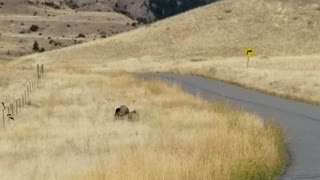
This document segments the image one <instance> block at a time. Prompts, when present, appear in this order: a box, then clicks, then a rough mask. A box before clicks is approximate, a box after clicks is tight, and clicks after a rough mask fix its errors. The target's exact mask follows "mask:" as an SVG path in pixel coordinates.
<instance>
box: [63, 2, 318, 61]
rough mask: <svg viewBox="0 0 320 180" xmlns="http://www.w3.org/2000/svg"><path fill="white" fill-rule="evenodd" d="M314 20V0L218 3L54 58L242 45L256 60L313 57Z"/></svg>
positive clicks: (170, 53)
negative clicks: (291, 56) (298, 56)
mask: <svg viewBox="0 0 320 180" xmlns="http://www.w3.org/2000/svg"><path fill="white" fill-rule="evenodd" d="M297 2H300V3H297ZM319 16H320V10H319V3H317V0H308V1H292V0H287V1H279V0H271V1H263V0H250V1H247V0H237V1H236V0H224V1H221V2H217V3H214V4H211V5H208V6H205V7H202V8H198V9H196V10H193V11H190V12H187V13H184V14H181V15H178V16H175V17H173V18H169V19H167V20H164V21H159V22H157V23H154V24H152V25H150V26H148V27H142V28H140V29H138V30H135V31H132V32H129V33H125V34H121V35H119V36H116V37H112V38H109V39H107V40H104V41H99V42H94V43H88V44H86V45H84V46H78V47H74V48H67V49H65V50H63V51H60V54H63V56H61V57H65V55H66V54H72V55H73V56H72V57H74V58H76V59H78V60H79V59H92V60H93V59H99V60H102V58H103V59H105V60H107V59H114V58H116V59H123V58H132V57H143V56H152V57H153V58H155V57H166V58H192V57H208V58H210V57H214V56H223V57H231V56H242V55H243V51H244V49H245V48H246V47H248V46H250V47H252V48H254V50H255V54H256V55H258V56H266V55H267V56H275V55H304V54H307V55H308V54H317V53H319V52H320V33H319V31H318V30H319V29H320V18H318V17H319ZM84 50H85V51H84ZM79 52H81V53H79ZM92 52H95V53H92Z"/></svg>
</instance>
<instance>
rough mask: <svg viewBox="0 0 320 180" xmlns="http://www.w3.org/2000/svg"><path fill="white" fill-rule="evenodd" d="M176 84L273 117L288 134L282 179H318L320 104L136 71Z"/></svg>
mask: <svg viewBox="0 0 320 180" xmlns="http://www.w3.org/2000/svg"><path fill="white" fill-rule="evenodd" d="M136 75H137V76H138V77H140V78H145V79H154V78H156V79H161V80H163V81H166V82H168V83H175V84H178V85H179V86H181V87H182V89H184V90H185V91H187V92H189V93H191V94H194V95H197V96H200V97H203V98H205V99H212V100H223V101H225V102H228V103H230V104H233V105H236V106H240V107H242V108H244V109H246V110H248V111H251V112H254V113H256V114H258V115H260V116H262V117H264V118H273V119H276V120H277V121H278V122H279V124H280V126H281V127H282V128H283V130H284V132H285V134H286V135H287V140H288V148H289V155H290V160H289V165H288V167H287V169H286V171H285V172H284V174H283V175H282V176H281V177H280V179H283V180H295V179H299V180H301V179H306V180H320V107H318V106H313V105H309V104H305V103H300V102H296V101H292V100H286V99H282V98H279V97H274V96H271V95H267V94H263V93H259V92H256V91H252V90H248V89H245V88H241V87H238V86H235V85H231V84H227V83H224V82H220V81H216V80H211V79H207V78H203V77H197V76H191V75H178V74H172V73H146V74H136Z"/></svg>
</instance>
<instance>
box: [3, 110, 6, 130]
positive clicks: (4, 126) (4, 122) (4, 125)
mask: <svg viewBox="0 0 320 180" xmlns="http://www.w3.org/2000/svg"><path fill="white" fill-rule="evenodd" d="M4 113H5V109H2V124H3V128H6V121H5V117H4Z"/></svg>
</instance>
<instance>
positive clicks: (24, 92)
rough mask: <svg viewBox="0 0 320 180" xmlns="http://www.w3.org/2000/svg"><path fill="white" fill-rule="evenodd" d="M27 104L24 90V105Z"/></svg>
mask: <svg viewBox="0 0 320 180" xmlns="http://www.w3.org/2000/svg"><path fill="white" fill-rule="evenodd" d="M26 104H27V92H26V91H24V105H26Z"/></svg>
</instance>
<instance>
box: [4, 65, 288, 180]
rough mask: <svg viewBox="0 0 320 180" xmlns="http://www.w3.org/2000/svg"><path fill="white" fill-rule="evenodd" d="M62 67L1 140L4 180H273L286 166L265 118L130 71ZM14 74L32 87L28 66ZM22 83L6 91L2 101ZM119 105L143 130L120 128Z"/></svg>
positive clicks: (275, 130) (133, 125)
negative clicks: (137, 116)
mask: <svg viewBox="0 0 320 180" xmlns="http://www.w3.org/2000/svg"><path fill="white" fill-rule="evenodd" d="M58 64H59V67H60V68H57V69H54V68H51V67H50V66H47V67H48V70H47V74H46V77H45V80H44V81H43V82H42V84H41V88H40V89H39V90H38V91H37V92H35V93H33V94H32V96H31V105H30V106H27V108H25V109H24V110H23V111H22V113H21V114H19V116H18V117H17V118H16V121H15V122H14V123H11V125H10V127H8V128H7V129H6V130H4V129H1V131H0V147H1V148H0V154H1V158H0V159H1V161H0V176H1V177H2V178H3V179H12V180H15V179H25V180H28V179H30V180H31V179H32V180H37V179H39V180H40V179H48V180H50V179H65V180H73V179H86V180H103V179H190V180H191V179H192V180H194V179H248V178H251V179H257V178H258V179H271V178H272V177H274V176H275V175H276V174H278V173H279V171H280V170H281V168H282V167H283V165H284V164H283V163H284V148H283V147H282V146H283V144H284V142H283V139H282V135H281V134H280V132H279V129H278V128H277V127H274V126H273V125H272V124H269V123H267V122H264V121H262V120H261V119H260V118H259V117H256V116H254V115H251V114H248V113H246V112H242V111H234V110H232V109H231V108H229V107H227V106H225V105H222V104H219V103H212V102H205V101H203V100H200V99H198V98H195V97H193V96H191V95H188V94H185V93H182V92H181V90H180V89H179V87H170V86H168V85H165V84H163V83H162V82H158V81H151V82H143V81H139V80H137V79H134V78H133V77H131V76H130V75H128V74H127V73H126V72H125V71H116V70H115V71H114V72H109V71H104V70H101V69H100V67H97V66H95V65H89V64H88V65H76V64H75V66H70V64H68V63H58ZM0 67H1V70H2V69H4V68H5V67H6V66H3V67H2V66H0ZM13 67H14V70H12V71H11V72H10V73H11V75H12V76H16V77H19V78H20V81H21V82H23V81H26V80H27V79H28V78H30V79H31V78H33V77H34V76H33V69H34V68H30V67H31V64H30V63H28V62H27V63H26V64H17V65H16V66H11V68H13ZM21 67H24V69H22V68H21ZM7 73H8V74H9V72H7ZM1 77H2V76H1ZM4 81H5V80H4ZM21 82H19V81H17V83H16V79H13V80H12V82H11V83H10V85H9V87H11V88H8V87H5V86H3V85H2V84H1V85H0V87H1V88H2V91H1V97H5V96H7V95H10V96H11V98H13V97H15V96H16V95H19V93H21V92H20V91H21V89H23V88H22V87H20V86H18V84H20V83H21ZM122 104H126V105H128V106H129V107H130V108H131V109H136V110H138V112H139V113H140V116H141V118H140V122H138V123H130V122H119V121H114V120H113V112H114V109H115V108H116V107H118V106H120V105H122Z"/></svg>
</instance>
